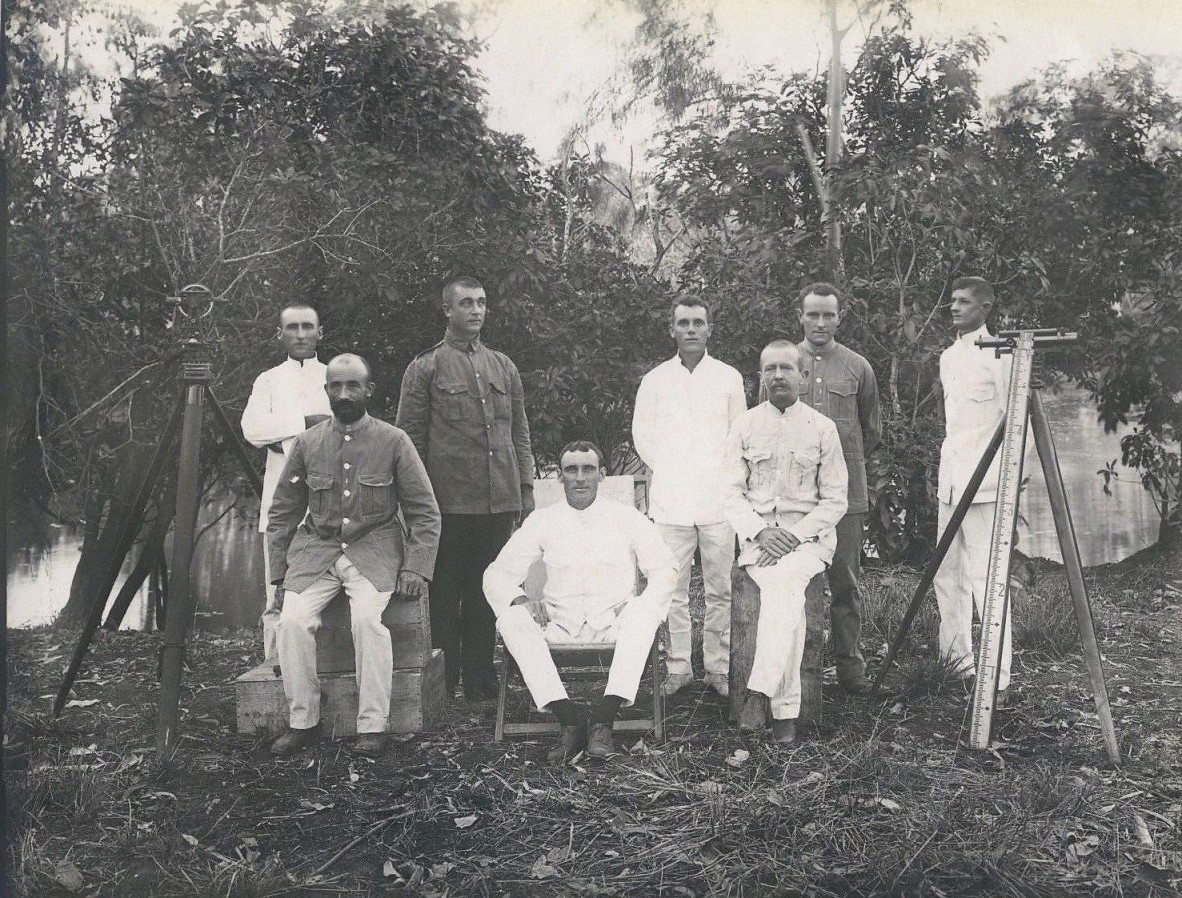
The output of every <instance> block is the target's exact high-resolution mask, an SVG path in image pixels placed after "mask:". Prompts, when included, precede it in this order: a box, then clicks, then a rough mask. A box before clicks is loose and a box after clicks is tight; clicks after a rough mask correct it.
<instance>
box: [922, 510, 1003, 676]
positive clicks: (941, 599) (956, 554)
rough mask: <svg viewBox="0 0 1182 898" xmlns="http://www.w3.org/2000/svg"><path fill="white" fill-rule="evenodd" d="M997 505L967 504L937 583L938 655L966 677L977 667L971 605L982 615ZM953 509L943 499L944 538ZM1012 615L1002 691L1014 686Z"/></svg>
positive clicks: (935, 581) (940, 522)
mask: <svg viewBox="0 0 1182 898" xmlns="http://www.w3.org/2000/svg"><path fill="white" fill-rule="evenodd" d="M996 508H997V503H995V502H978V503H976V504H974V505H972V506H970V507H969V513H968V514H967V515H965V518H964V521H962V522H961V525H960V530H959V531H958V532H957V534H956V537H955V539H953V540H952V545H951V546H949V547H948V554H947V555H946V556H945V557H944V561H943V563H942V564H941V565H940V570H938V571H937V572H936V577H935V580H934V581H933V585H934V586H935V588H936V604H937V606H938V607H939V609H940V654H941V655H942V656H947V657H949V658H951V659H952V662H953V663H954V664H955V665H956V666H957V669H958V670H959V671H960V673H961V674H962V676H966V677H967V676H968V675H969V674H971V673H973V672H974V670H975V669H976V666H975V664H974V661H973V657H974V656H973V607H974V606H976V609H977V615H978V616H980V615H981V610H982V605H983V604H984V602H985V584H986V581H987V580H988V577H989V545H990V543H991V542H992V540H993V513H994V511H995V509H996ZM955 510H956V506H955V505H950V504H948V503H947V502H941V503H940V509H939V525H938V526H939V531H940V535H941V536H943V534H944V528H945V527H947V526H948V521H949V519H950V518H951V517H952V513H953V512H954V511H955ZM1007 580H1008V573H1007ZM1012 616H1013V609H1012V608H1011V609H1009V612H1008V613H1007V614H1006V622H1005V628H1004V631H1003V637H1002V643H1003V645H1002V651H1001V664H1000V670H999V677H998V684H997V688H998V689H1009V687H1010V664H1011V661H1012V659H1013V654H1014V641H1013V639H1012V638H1011V636H1010V619H1011V617H1012Z"/></svg>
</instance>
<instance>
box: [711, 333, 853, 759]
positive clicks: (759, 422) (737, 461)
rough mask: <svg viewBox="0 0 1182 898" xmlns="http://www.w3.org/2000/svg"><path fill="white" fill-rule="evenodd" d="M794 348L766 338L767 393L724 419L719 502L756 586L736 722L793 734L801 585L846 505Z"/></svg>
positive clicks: (837, 451)
mask: <svg viewBox="0 0 1182 898" xmlns="http://www.w3.org/2000/svg"><path fill="white" fill-rule="evenodd" d="M800 370H801V356H800V350H799V349H798V348H797V346H796V345H795V344H793V343H790V342H789V341H787V340H774V341H772V342H771V343H769V344H768V345H767V346H766V347H765V348H764V350H763V352H762V353H761V354H760V356H759V376H760V380H761V382H762V384H763V387H764V389H765V391H766V394H767V397H768V398H767V400H765V401H764V402H761V403H760V404H759V405H757V406H756V407H755V408H753V409H749V410H748V411H746V412H745V413H744V414H743V415H741V416H740V417H739V418H738V419H736V421H735V423H734V424H733V425H732V426H731V432H730V436H729V437H728V438H727V448H726V452H725V453H724V455H723V476H724V478H725V482H724V484H723V495H724V500H723V509H724V513H725V514H726V518H727V521H728V522H729V523H730V525H731V526H732V527H733V528H734V530H735V533H736V534H738V536H739V542H740V545H741V547H742V548H741V551H740V553H739V561H738V563H739V564H740V565H743V566H744V567H746V568H747V573H748V574H750V576H751V579H752V580H754V581H755V583H756V584H757V585H758V586H759V592H760V596H759V623H758V630H757V632H756V638H755V658H754V660H753V662H752V666H751V676H750V677H749V678H748V680H747V697H746V700H745V702H744V704H743V711H742V713H741V715H740V717H739V728H740V729H744V730H759V729H762V728H763V726H764V723H765V722H766V719H767V713H768V711H769V710H770V711H771V715H772V719H773V720H772V735H773V738H774V739H775V740H776V741H777V742H782V743H784V742H792V741H793V740H794V739H795V738H796V718H797V717H798V716H799V715H800V662H801V658H802V657H803V655H804V638H805V615H804V603H805V589H806V587H807V586H808V584H809V581H810V580H812V578H813V577H814V576H816V575H817V574H819V573H821V572H822V571H823V570H825V566H826V565H827V564H828V563H829V562H830V561H831V560H832V559H833V550H834V549H835V548H836V546H837V531H836V526H837V522H838V521H840V520H841V518H842V516H843V515H844V514H845V511H846V506H847V497H846V489H847V481H848V476H849V475H848V472H847V470H846V466H845V459H844V457H843V456H842V452H841V441H840V439H839V438H838V434H837V426H836V425H835V424H834V423H833V422H832V421H831V420H829V419H828V418H826V417H825V416H824V415H822V414H821V413H820V412H817V411H814V410H813V409H811V408H809V407H808V406H807V405H805V404H804V403H803V402H799V401H797V391H798V389H799V387H800V377H801V375H800Z"/></svg>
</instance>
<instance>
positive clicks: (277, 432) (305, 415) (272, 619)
mask: <svg viewBox="0 0 1182 898" xmlns="http://www.w3.org/2000/svg"><path fill="white" fill-rule="evenodd" d="M323 336H324V328H322V327H321V326H320V317H319V316H318V315H317V314H316V310H315V309H313V308H312V307H311V306H309V305H305V304H303V303H296V304H293V305H290V306H287V307H285V308H284V309H283V311H282V312H280V313H279V329H278V340H279V342H280V343H281V344H282V345H283V348H284V350H285V351H286V353H287V358H285V359H284V360H283V361H282V362H281V363H280V364H278V365H276V366H275V367H274V368H269V369H267V370H266V371H264V372H263V373H262V374H260V375H259V376H258V377H257V378H256V379H255V382H254V386H253V387H252V388H251V391H250V398H249V399H248V400H247V401H246V409H245V410H244V411H243V412H242V435H243V436H244V437H246V440H247V442H248V443H251V444H252V445H254V446H258V447H259V448H262V447H264V446H265V447H266V448H267V468H266V471H265V472H264V474H263V495H262V498H261V499H260V501H259V532H261V533H262V534H263V540H264V546H263V574H264V580H265V583H266V594H267V604H266V608H265V610H264V611H263V616H262V625H263V651H264V653H265V656H266V660H268V661H270V660H272V659H274V658H276V657H278V650H277V648H276V644H275V627H276V625H277V624H278V623H279V609H278V607H276V602H275V587H274V585H273V584H272V583H271V553H270V551H269V547H268V546H267V545H266V540H267V536H266V534H267V522H268V518H269V515H270V511H271V501H272V500H273V499H274V497H275V488H276V486H278V484H279V475H280V474H282V473H283V466H284V465H285V464H286V463H287V453H288V452H290V451H291V445H292V443H294V442H295V438H296V436H298V435H299V434H300V433H303V431H305V430H307V429H308V428H309V427H311V426H312V425H314V424H319V423H320V422H321V421H324V420H326V419H327V418H329V417H331V416H332V409H331V408H330V407H329V404H328V395H327V394H326V393H325V392H324V383H325V370H326V368H325V365H324V363H323V362H321V361H320V360H319V359H318V358H317V357H316V346H317V344H318V343H319V342H320V340H321V338H322V337H323Z"/></svg>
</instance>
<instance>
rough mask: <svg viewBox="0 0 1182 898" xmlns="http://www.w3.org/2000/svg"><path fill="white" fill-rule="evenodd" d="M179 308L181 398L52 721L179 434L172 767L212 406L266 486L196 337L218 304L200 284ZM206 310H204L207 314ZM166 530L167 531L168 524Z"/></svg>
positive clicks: (171, 620) (257, 486) (167, 728)
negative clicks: (207, 412) (204, 443)
mask: <svg viewBox="0 0 1182 898" xmlns="http://www.w3.org/2000/svg"><path fill="white" fill-rule="evenodd" d="M171 302H172V303H173V304H175V305H176V306H177V315H176V318H175V320H177V321H179V322H180V324H181V328H180V329H181V330H182V340H181V352H180V365H179V367H180V374H181V382H182V390H181V392H180V395H179V396H178V397H177V400H176V403H175V405H174V406H173V410H172V414H171V415H170V416H169V419H168V423H167V424H165V426H164V429H163V430H162V431H161V432H160V436H159V440H158V441H157V443H156V447H155V449H154V450H153V452H152V459H151V461H150V462H149V464H148V469H147V472H146V473H145V475H144V479H143V480H142V481H141V483H140V485H139V489H138V490H137V491H136V494H135V497H134V498H133V499H132V502H131V506H130V508H129V510H128V513H127V516H126V517H125V519H124V522H123V525H122V528H121V530H120V531H119V533H118V535H117V536H118V538H117V540H116V542H115V544H114V546H115V548H114V551H113V552H112V553H111V555H110V557H109V558H107V559H106V565H105V567H104V568H103V571H102V574H103V576H102V578H101V579H100V580H99V585H98V588H97V590H96V591H95V594H94V599H93V601H92V603H91V606H90V611H89V614H88V615H87V618H86V622H85V623H84V624H83V627H82V633H81V634H80V636H79V638H78V645H77V646H76V647H75V648H74V654H73V655H72V656H71V658H70V663H69V665H68V666H67V667H66V672H65V676H64V677H63V678H62V685H61V687H60V688H59V689H58V693H57V697H56V698H55V699H54V703H53V714H54V716H55V717H56V716H58V715H59V714H61V712H62V708H63V706H64V705H65V702H66V698H67V697H68V696H69V694H70V689H71V688H72V686H73V685H74V680H75V678H76V677H77V675H78V670H79V668H80V667H81V666H82V662H83V660H84V659H85V658H86V652H87V649H88V648H89V647H90V642H91V639H93V637H94V633H95V631H96V630H97V629H98V626H99V621H100V620H101V619H102V616H103V609H104V607H105V606H106V604H107V598H108V597H109V596H110V593H111V589H112V587H113V586H114V585H115V581H116V579H118V576H119V571H120V569H121V568H122V567H123V561H124V559H125V558H126V557H127V553H128V552H129V551H131V547H132V544H133V542H134V541H135V536H136V534H137V533H138V532H139V530H140V527H141V525H142V524H143V520H144V511H145V510H146V509H147V506H148V503H149V502H150V501H151V500H152V499H153V497H158V496H159V495H160V493H161V492H162V491H163V490H164V488H165V481H164V467H165V462H166V461H167V460H168V458H169V456H170V454H171V452H172V449H173V445H174V444H175V442H176V439H177V434H178V432H179V434H180V454H179V456H178V458H177V474H176V505H175V514H176V518H175V520H176V526H175V531H174V533H173V543H172V564H171V570H172V577H171V580H170V583H169V595H168V614H167V616H166V618H165V622H164V640H163V642H162V644H161V648H160V700H159V720H158V724H157V730H156V755H157V757H158V758H159V759H161V760H165V761H167V760H170V759H171V758H172V756H173V753H174V752H175V748H176V738H177V724H178V721H179V714H180V690H181V673H182V667H183V665H184V658H185V642H186V640H187V639H188V635H189V629H190V627H191V626H192V622H193V612H194V610H195V607H196V602H195V597H194V595H193V591H192V582H191V577H190V571H189V567H190V565H191V563H192V560H193V543H194V540H195V535H196V530H197V512H198V508H199V504H200V490H201V485H200V469H201V426H202V420H203V417H204V406H205V403H206V402H207V401H208V403H209V406H210V408H212V409H213V412H214V420H215V421H216V422H217V425H218V428H219V429H220V430H221V432H222V435H223V436H224V438H225V440H226V443H227V444H228V445H229V446H230V448H231V450H232V451H233V453H234V455H235V457H236V458H237V459H238V462H239V464H240V465H241V467H242V470H243V473H244V474H245V475H246V479H247V481H248V482H249V483H250V485H251V486H252V487H253V488H254V491H255V492H256V493H258V494H259V495H260V496H261V495H262V489H263V488H262V482H261V481H260V480H259V475H258V474H257V473H256V472H255V469H254V466H253V465H252V464H251V462H250V456H249V455H248V454H247V451H246V448H245V446H243V444H242V439H241V437H239V436H238V433H237V431H235V429H234V426H233V425H232V424H231V423H230V419H229V418H228V417H227V416H226V413H225V411H224V410H223V409H222V407H221V405H220V404H219V403H218V400H217V397H216V396H214V394H213V388H212V386H211V384H212V383H213V366H212V363H211V361H210V358H209V353H208V350H207V349H206V346H205V343H204V342H203V341H202V340H201V338H200V336H199V334H198V333H197V328H198V322H199V321H200V320H201V319H203V318H206V317H208V316H209V314H210V313H211V312H212V310H213V306H214V302H215V300H214V298H213V297H212V296H211V294H210V292H209V289H208V288H207V287H205V286H203V285H201V284H190V285H189V286H187V287H185V288H183V289H182V290H181V291H180V295H179V297H177V298H175V299H173V300H171ZM203 305H204V306H205V309H204V310H202V309H201V306H203ZM166 504H167V503H161V502H160V501H159V500H157V502H156V508H157V513H158V514H166V513H167V512H166V511H165V509H164V505H166ZM165 525H166V524H165Z"/></svg>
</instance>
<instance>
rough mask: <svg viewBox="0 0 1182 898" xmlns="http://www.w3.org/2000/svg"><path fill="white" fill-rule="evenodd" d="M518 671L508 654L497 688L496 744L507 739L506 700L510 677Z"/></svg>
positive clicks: (494, 737)
mask: <svg viewBox="0 0 1182 898" xmlns="http://www.w3.org/2000/svg"><path fill="white" fill-rule="evenodd" d="M516 669H517V665H516V664H514V663H513V659H512V658H510V657H508V653H507V652H506V657H505V660H504V661H502V662H501V676H500V680H501V683H500V686H498V687H497V722H496V724H495V725H494V728H493V741H494V742H502V741H504V739H505V699H506V698H507V697H508V695H509V677H511V676H512V675H513V671H515V670H516Z"/></svg>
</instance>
